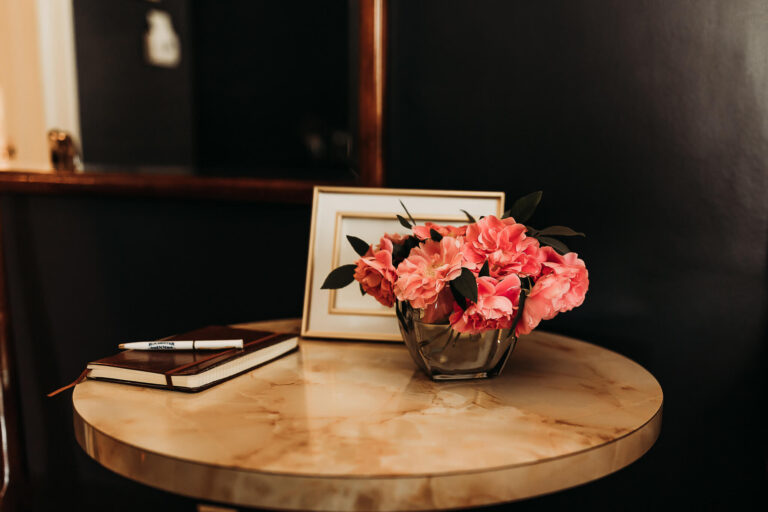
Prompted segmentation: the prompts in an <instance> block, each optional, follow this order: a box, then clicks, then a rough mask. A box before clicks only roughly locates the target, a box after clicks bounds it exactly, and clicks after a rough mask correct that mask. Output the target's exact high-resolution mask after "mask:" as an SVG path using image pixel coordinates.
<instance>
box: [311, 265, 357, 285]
mask: <svg viewBox="0 0 768 512" xmlns="http://www.w3.org/2000/svg"><path fill="white" fill-rule="evenodd" d="M356 266H357V265H354V264H350V265H342V266H340V267H339V268H336V269H334V270H332V271H331V273H330V274H328V277H326V278H325V281H324V282H323V286H321V287H320V288H322V289H323V290H337V289H339V288H344V287H345V286H347V285H348V284H349V283H351V282H352V281H354V280H355V267H356Z"/></svg>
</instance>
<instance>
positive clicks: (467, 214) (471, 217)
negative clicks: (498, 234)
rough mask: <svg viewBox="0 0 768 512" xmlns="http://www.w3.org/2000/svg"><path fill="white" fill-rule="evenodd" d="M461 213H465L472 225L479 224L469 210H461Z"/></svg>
mask: <svg viewBox="0 0 768 512" xmlns="http://www.w3.org/2000/svg"><path fill="white" fill-rule="evenodd" d="M461 211H462V212H464V215H466V216H467V219H469V222H471V223H473V224H474V223H475V222H477V221H476V220H475V218H474V217H473V216H471V215H470V214H469V212H468V211H467V210H461ZM481 218H482V217H481Z"/></svg>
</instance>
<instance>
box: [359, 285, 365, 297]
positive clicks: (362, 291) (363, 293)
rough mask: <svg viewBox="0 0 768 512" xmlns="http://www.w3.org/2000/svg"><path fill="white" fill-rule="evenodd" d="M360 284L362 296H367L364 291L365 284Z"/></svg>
mask: <svg viewBox="0 0 768 512" xmlns="http://www.w3.org/2000/svg"><path fill="white" fill-rule="evenodd" d="M359 284H360V295H365V290H363V283H359Z"/></svg>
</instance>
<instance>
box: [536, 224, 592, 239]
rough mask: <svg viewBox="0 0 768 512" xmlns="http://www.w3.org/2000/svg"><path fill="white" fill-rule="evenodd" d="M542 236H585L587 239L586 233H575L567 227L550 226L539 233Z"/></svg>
mask: <svg viewBox="0 0 768 512" xmlns="http://www.w3.org/2000/svg"><path fill="white" fill-rule="evenodd" d="M538 234H540V235H554V236H583V237H586V236H587V235H585V234H584V233H580V232H579V231H574V230H572V229H571V228H567V227H565V226H549V227H548V228H544V229H542V230H540V231H539V233H538Z"/></svg>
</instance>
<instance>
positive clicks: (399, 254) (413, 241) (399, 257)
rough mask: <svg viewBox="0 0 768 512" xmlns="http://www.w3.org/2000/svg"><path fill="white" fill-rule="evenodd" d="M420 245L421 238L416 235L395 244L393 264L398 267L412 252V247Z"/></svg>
mask: <svg viewBox="0 0 768 512" xmlns="http://www.w3.org/2000/svg"><path fill="white" fill-rule="evenodd" d="M417 245H419V239H418V238H416V237H415V236H409V237H408V238H406V239H405V241H403V243H402V244H394V246H393V248H392V265H394V266H395V267H397V265H399V264H400V262H401V261H403V260H404V259H405V258H407V257H408V255H409V254H411V249H413V248H414V247H416V246H417Z"/></svg>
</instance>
